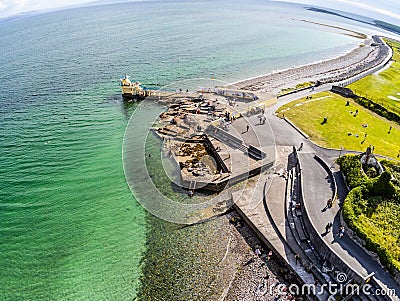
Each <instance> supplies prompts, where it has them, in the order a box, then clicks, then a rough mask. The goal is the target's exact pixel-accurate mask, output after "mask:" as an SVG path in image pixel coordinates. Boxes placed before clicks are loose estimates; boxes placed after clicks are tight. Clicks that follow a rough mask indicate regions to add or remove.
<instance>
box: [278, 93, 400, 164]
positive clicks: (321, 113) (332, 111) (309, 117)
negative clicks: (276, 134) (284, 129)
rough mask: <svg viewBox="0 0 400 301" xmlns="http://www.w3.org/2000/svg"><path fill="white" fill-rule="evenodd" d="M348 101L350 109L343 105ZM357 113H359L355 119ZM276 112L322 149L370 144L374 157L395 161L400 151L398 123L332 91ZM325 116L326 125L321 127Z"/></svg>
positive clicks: (351, 147) (285, 106) (293, 103)
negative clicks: (393, 159)
mask: <svg viewBox="0 0 400 301" xmlns="http://www.w3.org/2000/svg"><path fill="white" fill-rule="evenodd" d="M347 101H349V103H350V105H349V106H346V102H347ZM356 110H358V114H357V115H356V116H355V117H354V113H355V111H356ZM351 112H353V114H352V113H351ZM277 113H278V116H279V117H282V116H283V114H284V116H285V117H287V118H289V119H290V120H291V121H292V122H293V123H295V124H296V125H297V126H298V127H299V128H300V129H301V130H303V131H304V132H305V133H306V134H307V135H309V136H310V139H311V140H312V141H314V142H315V143H317V144H318V145H321V146H324V147H330V148H337V149H339V148H340V146H343V147H344V148H345V149H348V150H358V151H365V149H366V148H367V147H368V146H369V145H373V146H374V148H375V151H374V152H375V153H376V154H379V155H383V156H388V157H390V158H397V155H398V154H399V151H400V127H399V126H398V125H397V124H395V123H394V122H390V121H387V120H386V119H384V118H382V117H380V116H378V115H376V114H374V113H371V112H370V111H369V110H367V109H364V108H363V107H362V106H360V105H358V104H356V103H355V102H354V101H352V100H351V99H347V98H344V97H341V96H339V95H337V94H334V93H331V92H323V93H318V94H315V95H314V96H313V98H312V99H305V98H301V99H299V100H296V101H294V102H291V103H289V104H287V105H284V106H282V107H281V108H279V109H278V111H277ZM324 117H327V118H328V122H327V123H326V124H321V123H322V121H323V118H324ZM363 125H368V126H367V127H363ZM390 126H392V130H391V132H390V134H389V133H388V132H389V128H390ZM365 134H367V136H366V138H365V139H364V137H365Z"/></svg>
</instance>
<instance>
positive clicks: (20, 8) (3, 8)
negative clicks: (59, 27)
mask: <svg viewBox="0 0 400 301" xmlns="http://www.w3.org/2000/svg"><path fill="white" fill-rule="evenodd" d="M87 2H91V0H57V1H56V0H31V1H28V0H3V1H1V2H0V17H6V16H10V15H14V14H18V13H23V12H28V11H35V10H48V9H55V8H59V7H63V6H70V5H76V4H81V3H87Z"/></svg>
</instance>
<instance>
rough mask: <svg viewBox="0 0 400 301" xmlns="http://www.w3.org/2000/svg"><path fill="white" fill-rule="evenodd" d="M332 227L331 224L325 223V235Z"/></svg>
mask: <svg viewBox="0 0 400 301" xmlns="http://www.w3.org/2000/svg"><path fill="white" fill-rule="evenodd" d="M332 226H333V224H332V222H329V223H327V224H326V226H325V233H329V231H330V230H331V228H332Z"/></svg>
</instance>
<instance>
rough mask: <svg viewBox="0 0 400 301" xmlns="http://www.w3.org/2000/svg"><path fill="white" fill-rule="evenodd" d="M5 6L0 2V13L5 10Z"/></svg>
mask: <svg viewBox="0 0 400 301" xmlns="http://www.w3.org/2000/svg"><path fill="white" fill-rule="evenodd" d="M6 7H7V5H5V4H4V3H3V2H0V11H2V10H5V9H6Z"/></svg>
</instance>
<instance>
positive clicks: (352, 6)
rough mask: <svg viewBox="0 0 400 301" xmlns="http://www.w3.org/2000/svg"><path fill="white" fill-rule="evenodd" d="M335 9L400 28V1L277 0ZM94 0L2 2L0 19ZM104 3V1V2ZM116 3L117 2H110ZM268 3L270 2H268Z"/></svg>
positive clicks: (20, 0)
mask: <svg viewBox="0 0 400 301" xmlns="http://www.w3.org/2000/svg"><path fill="white" fill-rule="evenodd" d="M275 1H282V2H283V1H284V2H296V3H303V4H307V5H316V6H320V7H326V8H333V9H337V10H342V11H346V12H350V13H356V14H359V15H363V16H366V17H372V18H375V19H380V20H382V21H386V22H389V23H393V24H396V25H399V26H400V1H399V0H275ZM89 2H93V0H0V18H3V17H8V16H12V15H15V14H18V13H24V12H29V11H35V10H52V9H57V8H61V7H65V6H75V5H80V4H84V3H89ZM102 2H103V1H102ZM110 2H115V0H113V1H110ZM266 2H268V0H266Z"/></svg>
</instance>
